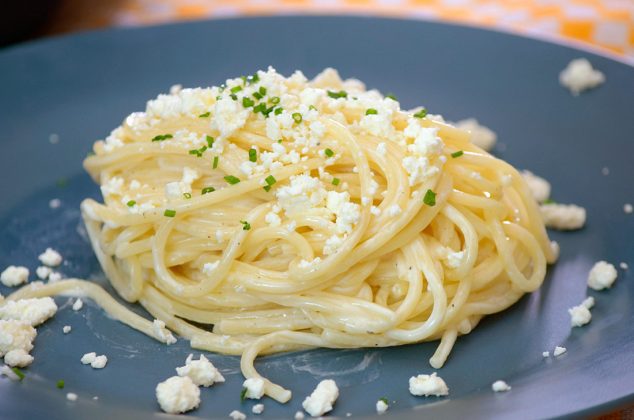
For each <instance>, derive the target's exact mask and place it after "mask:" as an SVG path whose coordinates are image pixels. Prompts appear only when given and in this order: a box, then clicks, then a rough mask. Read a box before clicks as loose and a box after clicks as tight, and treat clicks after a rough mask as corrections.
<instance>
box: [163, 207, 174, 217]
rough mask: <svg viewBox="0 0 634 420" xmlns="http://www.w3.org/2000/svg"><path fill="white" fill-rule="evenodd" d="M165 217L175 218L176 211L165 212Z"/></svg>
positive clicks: (168, 210) (167, 210)
mask: <svg viewBox="0 0 634 420" xmlns="http://www.w3.org/2000/svg"><path fill="white" fill-rule="evenodd" d="M163 216H165V217H174V216H176V210H170V209H166V210H165V211H164V212H163Z"/></svg>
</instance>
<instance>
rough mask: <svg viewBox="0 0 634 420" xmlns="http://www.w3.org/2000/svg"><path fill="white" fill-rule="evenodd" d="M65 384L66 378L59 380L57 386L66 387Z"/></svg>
mask: <svg viewBox="0 0 634 420" xmlns="http://www.w3.org/2000/svg"><path fill="white" fill-rule="evenodd" d="M64 385H65V383H64V380H62V379H60V380H59V381H57V388H59V389H64Z"/></svg>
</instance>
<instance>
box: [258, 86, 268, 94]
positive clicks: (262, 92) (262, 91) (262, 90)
mask: <svg viewBox="0 0 634 420" xmlns="http://www.w3.org/2000/svg"><path fill="white" fill-rule="evenodd" d="M258 92H259V93H260V95H262V96H264V95H266V88H265V87H264V86H260V89H258Z"/></svg>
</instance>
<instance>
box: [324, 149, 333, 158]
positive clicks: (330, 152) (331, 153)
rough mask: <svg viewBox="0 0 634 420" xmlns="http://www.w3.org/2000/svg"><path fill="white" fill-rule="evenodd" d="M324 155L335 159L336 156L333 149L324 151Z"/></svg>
mask: <svg viewBox="0 0 634 420" xmlns="http://www.w3.org/2000/svg"><path fill="white" fill-rule="evenodd" d="M324 153H325V154H326V156H328V157H333V156H334V155H335V152H333V151H332V149H326V150H324Z"/></svg>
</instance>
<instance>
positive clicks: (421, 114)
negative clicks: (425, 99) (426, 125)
mask: <svg viewBox="0 0 634 420" xmlns="http://www.w3.org/2000/svg"><path fill="white" fill-rule="evenodd" d="M426 116H427V110H426V109H425V108H423V109H421V110H420V111H418V112H417V113H416V114H414V117H416V118H425V117H426Z"/></svg>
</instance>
